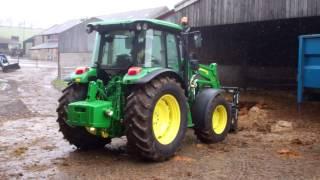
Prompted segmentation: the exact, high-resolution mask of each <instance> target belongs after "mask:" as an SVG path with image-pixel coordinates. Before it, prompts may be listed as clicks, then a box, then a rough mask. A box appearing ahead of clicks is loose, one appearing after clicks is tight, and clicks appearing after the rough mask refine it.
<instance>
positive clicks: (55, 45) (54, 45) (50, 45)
mask: <svg viewBox="0 0 320 180" xmlns="http://www.w3.org/2000/svg"><path fill="white" fill-rule="evenodd" d="M55 48H58V42H47V43H43V44H39V45H37V46H34V47H32V48H30V49H31V50H37V49H55Z"/></svg>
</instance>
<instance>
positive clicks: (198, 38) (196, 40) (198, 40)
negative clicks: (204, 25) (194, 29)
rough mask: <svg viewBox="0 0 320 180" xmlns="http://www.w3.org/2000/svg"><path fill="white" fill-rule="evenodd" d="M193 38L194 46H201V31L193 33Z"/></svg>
mask: <svg viewBox="0 0 320 180" xmlns="http://www.w3.org/2000/svg"><path fill="white" fill-rule="evenodd" d="M193 39H194V45H195V47H196V48H201V46H202V37H201V33H200V32H199V33H196V34H194V36H193Z"/></svg>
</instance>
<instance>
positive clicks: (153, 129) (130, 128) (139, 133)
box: [124, 77, 187, 161]
mask: <svg viewBox="0 0 320 180" xmlns="http://www.w3.org/2000/svg"><path fill="white" fill-rule="evenodd" d="M124 122H125V125H126V135H127V140H128V144H127V146H128V150H129V152H130V153H131V154H133V155H137V156H139V157H141V158H143V159H146V160H151V161H164V160H167V159H169V158H170V157H172V156H173V155H174V154H175V152H176V151H177V150H178V148H179V147H180V145H181V141H182V139H183V137H184V135H185V132H186V128H187V101H186V97H185V95H184V90H183V89H182V87H181V84H180V83H178V82H177V81H176V80H175V79H174V78H169V77H160V78H156V79H154V80H152V81H151V82H150V83H148V84H145V85H144V86H143V87H140V88H137V89H136V90H134V91H133V92H132V93H131V94H130V95H129V96H128V98H127V104H126V108H125V121H124Z"/></svg>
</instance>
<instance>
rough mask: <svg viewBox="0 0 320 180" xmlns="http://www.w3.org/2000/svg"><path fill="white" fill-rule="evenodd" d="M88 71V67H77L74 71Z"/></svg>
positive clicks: (78, 72) (80, 72)
mask: <svg viewBox="0 0 320 180" xmlns="http://www.w3.org/2000/svg"><path fill="white" fill-rule="evenodd" d="M87 71H89V68H88V67H78V68H77V69H76V71H75V73H76V74H83V73H85V72H87Z"/></svg>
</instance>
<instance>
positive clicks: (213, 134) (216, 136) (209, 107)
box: [192, 90, 231, 144]
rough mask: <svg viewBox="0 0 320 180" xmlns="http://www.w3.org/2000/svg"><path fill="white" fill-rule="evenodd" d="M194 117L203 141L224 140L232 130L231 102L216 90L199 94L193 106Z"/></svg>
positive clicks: (197, 131) (197, 132)
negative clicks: (216, 92)
mask: <svg viewBox="0 0 320 180" xmlns="http://www.w3.org/2000/svg"><path fill="white" fill-rule="evenodd" d="M192 119H193V120H194V124H195V126H194V131H195V134H196V136H197V138H198V139H199V140H200V141H201V142H203V143H208V144H210V143H217V142H220V141H223V140H224V139H225V138H226V137H227V135H228V132H229V130H230V126H231V112H230V105H229V103H228V102H227V101H226V100H225V99H224V98H223V96H222V95H220V94H218V95H216V94H215V92H214V90H207V91H205V92H203V93H200V95H199V96H197V99H196V102H195V104H194V105H193V107H192Z"/></svg>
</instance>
